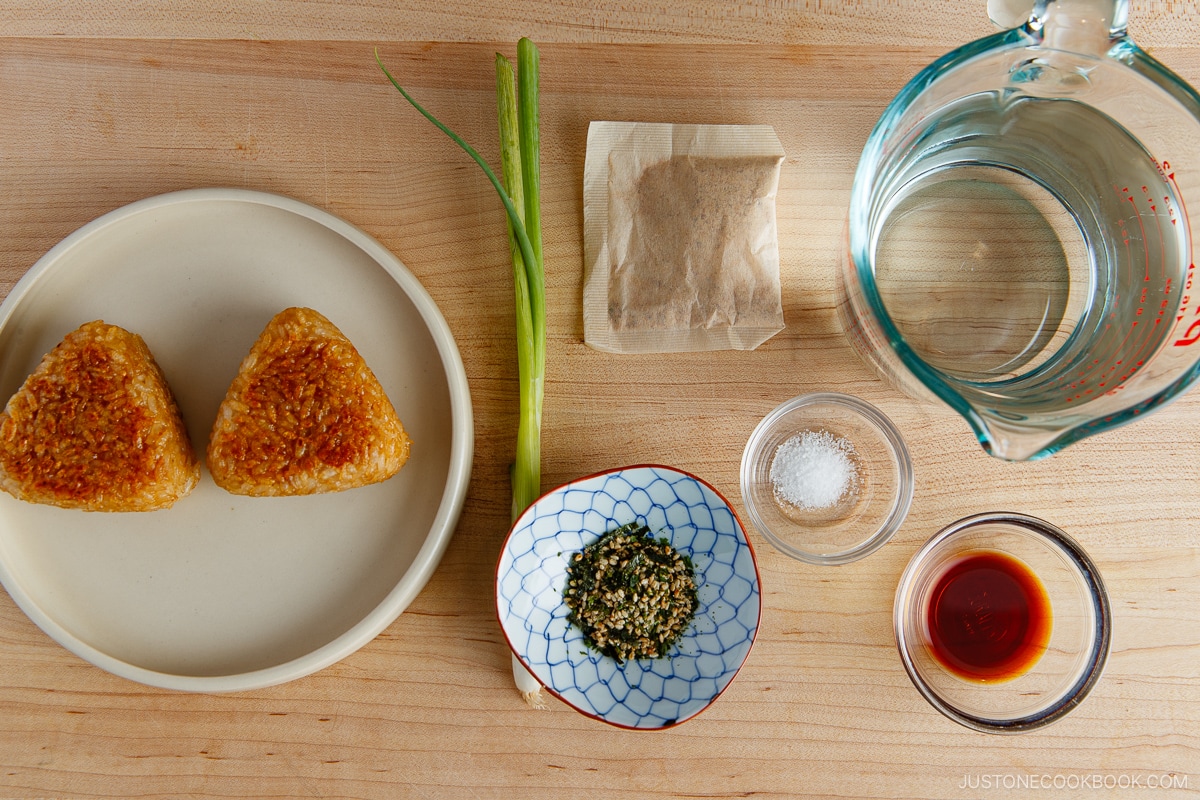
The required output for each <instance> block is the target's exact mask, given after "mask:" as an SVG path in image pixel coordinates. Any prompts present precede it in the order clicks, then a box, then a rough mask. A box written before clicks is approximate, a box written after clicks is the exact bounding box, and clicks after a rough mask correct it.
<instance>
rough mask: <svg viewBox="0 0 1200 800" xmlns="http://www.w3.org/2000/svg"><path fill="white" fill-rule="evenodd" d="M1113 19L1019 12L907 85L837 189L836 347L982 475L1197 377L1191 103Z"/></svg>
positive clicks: (1197, 113)
mask: <svg viewBox="0 0 1200 800" xmlns="http://www.w3.org/2000/svg"><path fill="white" fill-rule="evenodd" d="M1016 3H1017V4H1019V0H1016ZM1013 4H1014V0H1008V3H1007V5H1013ZM1004 5H1005V3H1004V2H1003V0H993V18H997V17H1000V16H1002V15H1003V13H1004V12H1006V11H1007V9H1005V8H1004V7H1003V6H1004ZM1024 6H1025V8H1026V9H1028V7H1029V3H1028V1H1027V0H1026V2H1025V4H1024ZM1127 18H1128V3H1127V2H1126V0H1115V1H1114V0H1038V2H1037V3H1036V4H1035V5H1034V6H1033V9H1032V12H1031V13H1030V14H1029V16H1028V19H1027V20H1026V21H1025V22H1024V23H1023V24H1022V25H1020V26H1018V27H1016V28H1013V29H1011V30H1007V31H1004V32H1001V33H997V34H995V35H993V36H989V37H986V38H984V39H980V40H978V41H975V42H972V43H970V44H967V45H964V46H963V47H961V48H959V49H957V50H955V51H953V52H951V53H949V54H947V55H945V56H943V57H942V58H941V59H939V60H937V61H936V62H934V63H933V64H931V65H930V66H928V67H926V68H925V69H924V70H923V71H922V72H920V73H919V74H918V75H917V76H916V77H914V78H913V79H912V80H911V81H910V82H909V83H908V84H907V85H906V86H905V87H904V88H903V89H902V90H901V92H900V93H899V94H898V95H897V96H896V98H895V99H894V100H893V101H892V102H891V104H890V105H889V106H888V107H887V109H886V110H885V111H884V113H883V115H882V117H881V118H880V120H879V122H878V123H877V124H876V127H875V128H874V130H873V131H872V133H871V135H870V137H869V139H868V141H867V144H866V146H865V148H864V150H863V154H862V158H861V160H860V162H859V166H858V170H857V173H856V174H855V178H854V184H853V188H852V190H851V200H850V212H849V220H848V225H847V243H846V244H847V247H846V250H845V258H844V260H843V264H842V270H841V275H840V281H839V298H838V311H839V315H840V317H841V320H842V323H843V327H844V328H845V330H846V332H847V334H848V335H849V337H850V338H851V340H852V341H853V342H854V344H855V346H856V348H857V349H858V350H859V352H860V353H861V354H862V355H863V356H864V357H865V359H866V360H867V361H868V362H869V363H871V364H872V365H873V366H875V367H876V368H877V369H878V370H879V371H880V372H881V373H882V374H883V375H884V376H885V377H886V378H888V379H889V380H891V381H892V382H893V383H894V384H895V385H896V386H897V387H898V388H900V389H902V390H904V391H905V392H907V393H909V394H911V395H914V396H917V397H927V398H934V399H939V400H941V401H944V402H946V403H948V404H949V405H950V406H951V407H952V408H954V409H955V410H956V411H958V412H959V413H960V414H962V415H963V416H964V417H965V418H966V419H967V421H968V422H969V423H970V425H971V427H972V429H973V430H974V432H975V434H976V436H977V437H978V439H979V441H980V443H981V444H982V445H983V447H984V449H985V450H987V451H988V452H990V453H992V454H993V455H996V456H999V457H1001V458H1006V459H1011V460H1023V459H1032V458H1039V457H1042V456H1046V455H1049V454H1051V453H1053V452H1056V451H1057V450H1060V449H1062V448H1063V447H1065V446H1066V445H1068V444H1070V443H1071V442H1074V441H1077V440H1079V439H1081V438H1083V437H1085V436H1090V435H1092V434H1095V433H1098V432H1100V431H1103V430H1105V429H1107V428H1111V427H1114V426H1117V425H1121V424H1124V423H1127V422H1129V421H1131V420H1133V419H1135V418H1136V417H1138V416H1139V415H1141V414H1144V413H1146V412H1148V411H1151V410H1153V409H1155V408H1157V407H1159V406H1161V405H1163V404H1164V403H1166V402H1167V401H1169V400H1171V399H1172V398H1174V397H1176V396H1177V395H1179V394H1180V393H1182V392H1184V391H1185V390H1186V389H1187V388H1188V387H1189V386H1191V385H1192V383H1194V382H1195V381H1196V379H1197V377H1200V286H1196V287H1193V283H1194V279H1195V277H1196V276H1195V275H1194V271H1195V265H1194V264H1193V262H1192V243H1193V241H1194V238H1195V236H1196V234H1197V233H1198V232H1200V229H1198V228H1197V227H1196V226H1197V225H1200V222H1197V221H1194V220H1193V219H1192V218H1190V217H1189V215H1188V210H1187V205H1188V203H1189V202H1190V203H1191V205H1192V206H1193V208H1194V209H1198V210H1200V95H1197V93H1196V92H1195V90H1193V89H1192V88H1191V87H1190V86H1188V85H1187V84H1186V83H1184V82H1183V81H1182V80H1181V79H1180V78H1179V77H1177V76H1176V75H1174V74H1173V73H1172V72H1171V71H1170V70H1168V69H1167V68H1166V67H1164V66H1163V65H1162V64H1160V63H1159V62H1157V61H1156V60H1154V59H1153V58H1151V57H1150V56H1149V55H1147V54H1146V53H1144V52H1143V51H1142V50H1141V49H1139V48H1138V46H1137V45H1136V44H1134V42H1133V41H1132V40H1131V39H1130V38H1129V36H1128V35H1127V34H1126V31H1125V25H1126V21H1127Z"/></svg>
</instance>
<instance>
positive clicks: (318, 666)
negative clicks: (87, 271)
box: [0, 187, 475, 693]
mask: <svg viewBox="0 0 1200 800" xmlns="http://www.w3.org/2000/svg"><path fill="white" fill-rule="evenodd" d="M197 202H217V203H249V204H255V205H262V206H268V207H271V208H276V209H280V210H282V211H286V212H290V213H292V214H294V215H296V216H299V217H303V218H305V219H308V220H310V221H312V222H315V223H317V224H318V225H320V226H322V227H324V228H326V229H328V230H330V231H332V232H333V233H335V234H337V235H338V236H340V237H341V238H343V239H345V240H346V241H348V242H349V243H350V244H352V245H354V246H355V247H357V248H358V249H360V250H361V251H363V253H365V254H366V255H367V256H368V257H369V258H370V259H371V260H372V261H374V262H376V263H377V264H378V265H379V266H380V268H382V269H383V270H384V272H386V273H387V274H388V276H389V277H390V278H391V279H392V280H394V281H395V282H396V284H397V285H398V286H399V287H400V289H401V290H402V291H403V292H404V293H405V295H407V297H408V298H409V300H410V301H411V302H412V303H413V306H414V307H415V308H416V309H417V312H418V314H420V316H421V319H422V321H423V322H424V324H425V326H426V328H428V330H429V333H430V336H431V338H432V339H433V342H434V345H435V347H436V349H437V352H438V355H439V357H440V360H441V363H442V367H443V369H444V370H445V373H446V380H447V385H448V390H449V395H450V420H451V426H450V427H451V439H450V458H449V461H450V464H449V469H448V471H447V476H446V486H445V489H443V492H442V499H441V502H440V503H439V504H438V509H437V513H436V514H435V515H434V519H433V523H432V524H431V526H430V530H429V532H428V533H427V534H426V535H425V539H424V541H423V542H422V544H421V547H420V549H419V550H418V551H417V554H416V556H415V557H414V559H413V562H412V564H411V565H410V566H409V568H408V570H406V571H405V572H404V574H403V575H402V576H401V577H400V579H399V580H398V581H397V583H396V585H395V586H394V587H393V588H392V589H391V590H390V591H389V592H388V594H387V595H386V596H385V597H384V598H383V600H382V601H380V603H379V604H378V605H376V606H375V607H374V608H373V609H371V611H370V612H368V613H367V614H366V615H365V616H364V617H363V618H362V619H361V620H360V621H359V622H357V623H356V624H354V625H353V626H351V627H350V628H349V629H347V630H346V631H344V632H343V633H342V634H340V635H339V636H337V637H335V638H334V639H332V640H330V641H329V642H326V643H325V644H323V645H321V646H320V647H317V648H316V649H314V650H312V651H310V652H308V653H306V654H304V655H302V656H298V657H296V658H292V659H289V660H287V661H284V662H282V663H279V664H275V665H273V666H269V667H263V668H260V669H255V670H250V671H247V672H240V673H232V674H226V675H211V676H210V675H182V674H177V673H170V672H162V671H158V670H153V669H149V668H147V667H141V666H138V665H136V664H132V663H130V662H128V661H124V660H122V659H120V658H117V657H115V656H112V655H110V654H108V653H106V652H104V651H103V650H100V649H98V648H97V647H95V646H93V645H91V644H89V643H87V642H85V641H83V640H82V639H80V638H79V637H77V636H76V635H75V634H73V633H71V632H70V631H69V630H67V629H66V628H64V627H63V626H62V625H61V624H59V623H58V622H57V621H56V620H55V619H54V618H53V617H52V616H50V615H49V614H47V613H46V612H45V611H43V610H42V608H41V607H40V605H39V604H38V603H37V601H36V600H35V599H34V598H33V596H31V595H30V594H29V593H27V592H26V591H25V589H24V587H23V585H22V582H21V580H20V577H19V576H18V575H16V574H15V573H13V572H12V571H11V570H10V568H9V564H8V562H7V560H6V559H5V558H4V557H3V553H0V584H2V585H3V586H4V588H5V590H6V591H7V592H8V594H9V596H10V597H11V598H12V600H13V602H14V603H15V604H16V605H17V606H18V608H20V609H21V611H23V612H24V613H25V615H26V616H27V617H29V619H30V620H31V621H32V622H33V623H34V624H35V625H37V626H38V628H40V629H41V630H42V631H43V632H44V633H45V634H46V635H48V636H49V637H50V638H51V639H53V640H54V641H55V642H57V643H58V644H59V645H61V646H62V647H64V648H65V649H67V650H68V651H70V652H72V653H74V654H75V655H76V656H78V657H80V658H82V659H83V660H85V661H87V662H89V663H91V664H93V665H95V666H97V667H100V668H101V669H104V670H105V671H107V672H109V673H112V674H114V675H117V676H118V677H122V678H127V679H129V680H133V681H136V682H138V683H143V684H146V685H149V686H155V687H158V688H163V689H174V690H180V691H187V692H203V693H228V692H237V691H247V690H251V689H261V688H265V687H268V686H274V685H278V684H281V683H286V682H288V681H291V680H295V679H297V678H302V677H305V676H307V675H311V674H313V673H315V672H318V671H320V670H322V669H324V668H326V667H328V666H331V665H333V664H335V663H337V662H338V661H341V660H342V659H344V658H346V657H347V656H349V655H351V654H352V653H354V652H356V651H357V650H359V649H361V648H362V647H363V646H365V645H366V644H368V643H369V642H370V641H372V640H373V639H375V637H377V636H378V635H379V634H380V633H382V632H383V631H384V630H385V629H386V628H387V627H388V626H390V625H391V624H392V623H393V622H395V620H396V619H397V618H398V617H399V616H400V614H401V613H403V612H404V610H405V609H406V608H407V607H408V606H409V604H411V603H412V601H413V600H414V599H416V597H417V595H418V594H420V592H421V591H422V590H423V589H424V588H425V585H426V584H427V583H428V582H429V579H430V578H431V577H432V576H433V573H434V571H435V570H436V568H437V566H438V564H439V563H440V562H441V559H442V556H443V555H444V554H445V551H446V548H447V547H448V546H449V543H450V540H451V539H452V538H453V536H454V532H455V529H456V528H457V525H458V521H459V518H460V517H461V514H462V510H463V506H464V504H465V500H466V494H467V488H468V485H469V483H470V477H471V467H472V461H473V458H474V440H475V429H474V416H473V410H472V404H471V395H470V386H469V384H468V382H467V375H466V368H465V366H464V365H463V360H462V354H461V353H460V351H459V349H458V344H457V342H456V341H455V339H454V336H453V334H452V333H451V331H450V327H449V325H448V324H447V322H446V319H445V317H444V316H443V314H442V312H441V310H440V309H439V308H438V306H437V304H436V303H435V302H434V300H433V297H432V296H431V295H430V294H429V292H428V290H426V289H425V287H424V285H422V284H421V282H420V281H419V280H417V278H416V276H415V275H413V274H412V272H411V271H410V270H409V269H408V267H406V266H405V265H404V263H403V262H402V261H401V260H400V259H399V258H398V257H397V256H396V255H394V254H393V253H392V252H391V251H390V250H388V249H387V248H386V247H384V246H383V245H382V244H381V243H380V242H379V241H378V240H376V239H375V238H374V237H373V236H371V235H370V234H368V233H367V232H366V231H363V230H362V229H360V228H358V227H357V226H355V225H352V224H351V223H349V222H347V221H346V220H344V219H342V218H341V217H339V216H337V215H335V214H333V213H331V212H329V211H326V210H324V209H321V208H318V207H317V206H314V205H312V204H310V203H307V202H304V201H302V200H298V199H296V198H293V197H288V196H286V195H282V194H276V193H272V192H265V191H260V190H255V189H243V188H236V187H208V188H195V189H181V190H177V191H171V192H165V193H162V194H158V195H153V196H150V197H145V198H142V199H140V200H135V201H133V202H131V203H127V204H125V205H122V206H119V207H117V208H115V209H112V210H111V211H108V212H106V213H104V214H102V215H100V216H99V217H96V218H95V219H92V220H91V221H89V222H87V223H85V224H84V225H82V226H80V227H79V228H77V229H75V230H74V231H72V232H71V233H70V234H68V235H67V236H66V237H64V238H63V239H61V240H59V241H58V242H57V243H56V244H55V245H54V246H53V247H52V248H50V250H48V251H46V253H45V254H44V255H42V256H41V257H40V258H39V259H38V260H37V261H36V262H34V264H33V265H32V266H31V267H30V268H29V269H28V270H27V271H26V272H25V274H24V275H22V276H21V278H20V279H18V281H17V282H16V283H15V284H14V285H13V287H12V289H10V290H9V293H8V295H7V296H6V297H5V298H4V300H3V302H2V303H0V331H2V330H3V329H4V328H5V326H6V325H7V324H8V323H9V321H10V319H11V318H12V315H13V313H14V312H15V310H16V308H17V307H18V306H19V305H20V304H21V302H22V299H23V298H24V297H25V296H26V295H28V294H29V292H30V291H31V289H32V288H33V287H34V286H35V285H37V284H38V283H39V282H41V281H42V280H43V279H44V277H45V276H46V275H47V274H48V273H50V272H52V271H53V269H54V267H55V265H56V264H57V263H58V262H59V261H60V260H61V259H62V258H63V257H64V256H65V255H66V254H67V253H68V252H69V251H71V250H74V249H75V248H76V247H78V246H80V245H81V244H83V243H85V242H86V241H87V240H88V239H89V238H91V237H93V236H95V235H97V234H98V233H99V232H100V231H102V230H104V229H105V228H108V227H111V226H113V225H117V224H120V223H121V222H123V221H125V220H127V219H129V218H131V217H134V216H137V215H139V214H143V213H146V212H148V211H152V210H154V209H158V208H162V207H165V206H173V205H180V204H185V203H197ZM6 402H7V401H6Z"/></svg>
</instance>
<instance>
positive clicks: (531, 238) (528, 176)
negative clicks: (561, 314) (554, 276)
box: [375, 38, 546, 706]
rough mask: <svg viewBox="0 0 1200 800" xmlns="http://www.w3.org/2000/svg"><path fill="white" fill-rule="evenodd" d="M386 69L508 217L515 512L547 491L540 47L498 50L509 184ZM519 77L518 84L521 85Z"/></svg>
mask: <svg viewBox="0 0 1200 800" xmlns="http://www.w3.org/2000/svg"><path fill="white" fill-rule="evenodd" d="M375 61H376V63H378V64H379V68H380V69H381V70H383V74H384V75H386V76H387V79H388V80H389V81H390V82H391V84H392V85H393V86H395V87H396V89H397V90H399V92H400V94H401V95H403V96H404V99H405V100H407V101H408V102H409V103H410V104H412V106H413V108H415V109H416V110H417V111H419V112H420V113H421V114H422V115H423V116H424V117H425V118H426V119H428V120H429V121H430V122H432V123H433V124H434V125H435V126H437V128H438V129H439V130H441V131H442V133H444V134H446V135H447V136H449V137H450V138H451V139H452V140H453V141H454V142H455V143H456V144H457V145H458V146H459V147H461V148H462V149H463V150H464V151H465V152H466V153H467V155H469V156H470V157H471V158H472V159H473V160H474V161H475V163H476V164H478V165H479V166H480V168H481V169H482V170H483V172H484V174H485V175H487V178H488V180H489V181H491V183H492V186H494V187H495V189H496V193H497V194H498V195H500V202H501V203H503V205H504V211H505V213H506V214H507V216H508V241H509V251H510V253H511V256H512V264H513V286H514V289H515V296H516V317H517V319H516V322H517V373H518V379H519V382H520V404H521V414H520V421H519V423H518V426H517V449H516V458H515V460H514V461H513V464H512V466H511V468H510V471H509V477H510V480H511V483H512V519H513V520H515V519H516V518H517V517H518V516H520V514H521V513H522V512H523V511H524V510H525V509H526V508H528V507H529V506H530V505H531V504H532V503H533V501H534V500H536V499H537V498H538V497H539V496H540V495H541V488H542V466H541V458H542V398H543V393H544V388H545V375H546V274H545V267H544V265H543V262H542V223H541V200H540V193H541V174H540V173H541V167H540V159H539V155H538V151H539V148H540V144H539V141H540V134H539V122H538V49H537V46H536V45H535V44H534V43H533V42H532V41H530V40H529V39H525V38H523V39H521V40H520V41H519V42H518V43H517V73H516V75H515V76H514V74H513V68H512V64H511V63H510V62H509V60H508V59H507V58H505V57H504V56H503V55H501V54H500V53H497V54H496V108H497V114H498V117H499V122H500V155H501V166H502V172H503V175H504V184H505V185H507V186H508V190H507V191H505V188H504V185H502V184H501V183H500V180H499V179H498V178H497V177H496V173H494V172H493V171H492V168H491V167H489V166H488V163H487V162H486V161H484V160H483V158H482V157H481V156H480V155H479V153H478V152H476V151H475V148H473V147H471V145H469V144H467V143H466V142H465V141H463V139H462V138H461V137H460V136H458V134H456V133H454V131H452V130H450V129H449V128H448V127H446V126H445V125H444V124H442V123H441V122H440V121H438V119H437V118H436V117H434V116H433V115H432V114H430V113H429V112H428V111H426V110H425V109H424V108H422V107H421V105H420V104H419V103H417V101H416V100H414V99H413V97H412V95H410V94H409V93H408V92H406V91H405V90H404V87H402V86H401V85H400V84H399V82H398V81H397V80H396V79H395V78H394V77H392V74H391V73H390V72H388V70H387V67H385V66H384V65H383V61H382V60H381V59H380V57H379V51H378V50H376V51H375ZM514 83H516V84H517V85H518V86H519V90H518V89H517V88H514ZM513 677H514V678H515V680H516V683H517V688H518V689H520V690H521V694H522V695H523V696H524V697H525V700H526V701H527V702H529V703H530V704H531V705H535V706H536V705H540V702H541V700H540V686H539V685H538V683H537V681H536V680H534V679H533V677H532V676H531V675H530V674H529V673H528V672H527V671H526V670H525V668H524V667H523V666H522V665H521V664H520V662H518V661H517V660H516V659H515V657H514V659H513Z"/></svg>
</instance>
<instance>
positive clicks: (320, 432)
mask: <svg viewBox="0 0 1200 800" xmlns="http://www.w3.org/2000/svg"><path fill="white" fill-rule="evenodd" d="M409 447H410V441H409V438H408V435H407V434H406V433H405V431H404V427H403V426H402V425H401V424H400V419H399V417H397V416H396V410H395V409H394V408H393V407H392V404H391V402H390V401H389V400H388V398H387V395H386V394H384V391H383V387H382V386H380V385H379V380H378V379H377V378H376V377H375V374H374V373H373V372H371V370H370V368H369V367H368V366H367V364H366V362H365V361H363V358H362V356H360V355H359V353H358V351H357V350H356V349H355V348H354V345H353V344H351V343H350V340H349V339H347V338H346V337H345V336H344V335H343V334H342V332H341V331H339V330H338V329H337V327H336V326H334V324H333V323H332V322H330V321H329V320H328V319H326V318H325V317H324V316H322V315H321V314H319V313H318V312H316V311H313V310H312V309H309V308H289V309H286V310H284V311H281V312H280V313H279V314H277V315H276V316H275V318H274V319H272V320H271V322H270V323H269V324H268V325H267V327H266V329H265V330H263V332H262V335H260V336H259V337H258V341H257V342H255V343H254V347H253V348H251V350H250V354H249V355H248V356H246V359H245V360H244V361H243V362H242V366H241V370H240V371H239V372H238V375H237V377H236V378H234V381H233V383H232V384H231V385H230V387H229V392H228V394H226V395H225V400H224V402H222V403H221V408H220V411H219V412H218V413H217V420H216V422H215V423H214V425H213V430H212V436H211V437H210V439H209V443H208V469H209V472H211V473H212V476H213V480H215V481H216V483H217V485H218V486H220V487H222V488H223V489H225V490H226V491H229V492H232V493H233V494H242V495H255V496H266V495H298V494H314V493H317V492H337V491H341V490H343V489H353V488H355V487H358V486H366V485H367V484H371V483H377V482H379V481H383V480H386V479H388V478H390V477H391V476H393V475H395V474H396V473H397V472H398V471H399V470H400V468H401V467H402V466H404V462H405V461H407V460H408V452H409Z"/></svg>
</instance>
